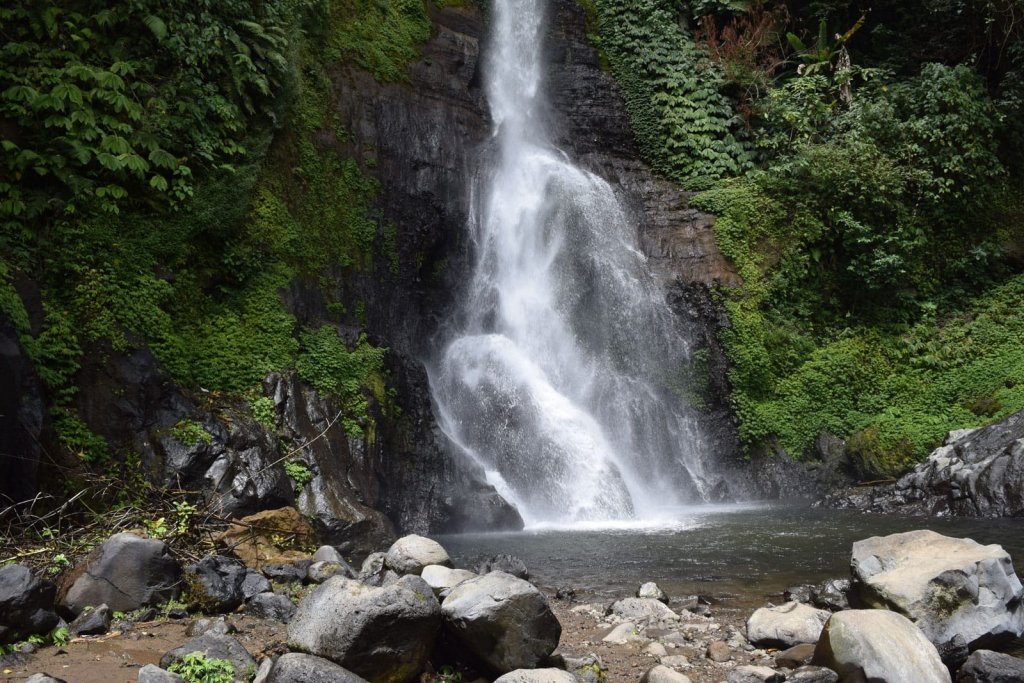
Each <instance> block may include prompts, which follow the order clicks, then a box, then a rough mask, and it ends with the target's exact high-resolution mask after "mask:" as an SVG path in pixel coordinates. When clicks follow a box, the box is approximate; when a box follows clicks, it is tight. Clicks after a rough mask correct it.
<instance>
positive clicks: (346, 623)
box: [288, 576, 441, 682]
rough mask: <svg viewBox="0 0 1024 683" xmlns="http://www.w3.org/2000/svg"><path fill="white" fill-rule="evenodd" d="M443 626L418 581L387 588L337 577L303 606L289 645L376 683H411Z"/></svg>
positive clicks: (435, 606)
mask: <svg viewBox="0 0 1024 683" xmlns="http://www.w3.org/2000/svg"><path fill="white" fill-rule="evenodd" d="M440 625H441V606H440V605H439V604H438V602H437V599H436V598H435V597H434V593H433V591H432V590H431V589H430V586H428V585H427V583H426V582H425V581H424V580H423V579H421V578H420V577H418V576H404V577H402V578H400V579H399V580H398V581H396V582H395V583H393V584H392V585H390V586H385V587H381V588H376V587H373V586H367V585H365V584H363V583H360V582H358V581H353V580H351V579H346V578H344V577H341V576H335V577H333V578H330V579H328V580H327V581H325V582H324V583H323V584H321V585H320V586H318V587H317V588H316V589H315V590H314V591H313V592H312V593H310V594H309V595H307V596H306V597H305V598H303V599H302V601H300V602H299V608H298V610H297V611H296V613H295V616H294V617H293V618H292V620H291V622H289V624H288V642H289V644H290V645H291V646H292V647H293V648H294V649H297V650H301V651H303V652H307V653H309V654H312V655H316V656H318V657H326V658H327V659H330V660H332V661H334V662H335V663H337V664H340V665H341V666H343V667H345V668H346V669H348V670H350V671H352V672H354V673H356V674H358V675H360V676H363V677H365V678H368V679H372V680H373V681H375V682H376V681H388V682H390V681H395V682H398V681H408V680H411V679H412V678H413V677H414V676H416V674H418V673H419V671H420V670H421V669H422V668H423V665H424V664H425V663H426V661H427V658H428V657H429V656H430V652H431V650H432V649H433V647H434V641H435V639H436V637H437V634H438V631H439V628H440Z"/></svg>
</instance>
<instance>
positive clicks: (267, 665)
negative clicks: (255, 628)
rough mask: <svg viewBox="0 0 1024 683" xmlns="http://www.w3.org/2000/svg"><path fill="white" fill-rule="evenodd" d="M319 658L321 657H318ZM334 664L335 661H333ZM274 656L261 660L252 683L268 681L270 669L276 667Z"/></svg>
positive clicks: (323, 660)
mask: <svg viewBox="0 0 1024 683" xmlns="http://www.w3.org/2000/svg"><path fill="white" fill-rule="evenodd" d="M317 659H320V658H319V657H317ZM320 661H322V662H326V661H327V660H326V659H320ZM331 663H332V664H333V662H331ZM274 664H275V662H274V658H273V657H266V658H265V659H264V660H263V661H262V662H260V668H258V669H256V675H255V676H254V677H253V679H252V683H267V681H268V680H269V679H270V671H271V670H272V669H273V668H274Z"/></svg>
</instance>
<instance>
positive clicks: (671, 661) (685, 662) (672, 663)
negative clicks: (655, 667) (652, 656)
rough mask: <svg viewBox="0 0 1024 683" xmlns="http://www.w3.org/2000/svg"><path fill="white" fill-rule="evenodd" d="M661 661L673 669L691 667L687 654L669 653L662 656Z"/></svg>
mask: <svg viewBox="0 0 1024 683" xmlns="http://www.w3.org/2000/svg"><path fill="white" fill-rule="evenodd" d="M661 663H662V664H664V665H665V666H667V667H669V668H672V669H677V670H678V669H688V668H690V658H689V657H687V656H686V655H668V656H667V657H662V658H661Z"/></svg>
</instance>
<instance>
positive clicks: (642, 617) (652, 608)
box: [608, 598, 679, 624]
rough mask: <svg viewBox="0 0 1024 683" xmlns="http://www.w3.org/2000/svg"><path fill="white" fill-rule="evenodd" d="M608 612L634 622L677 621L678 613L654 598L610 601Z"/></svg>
mask: <svg viewBox="0 0 1024 683" xmlns="http://www.w3.org/2000/svg"><path fill="white" fill-rule="evenodd" d="M608 611H609V613H610V614H614V615H615V616H617V617H620V618H622V619H628V620H629V621H634V622H638V623H639V622H645V623H649V624H650V623H656V622H659V621H677V620H678V619H679V615H678V614H676V613H675V612H673V611H672V610H670V609H669V608H668V607H666V606H665V604H664V603H663V602H661V601H660V600H655V599H654V598H623V599H622V600H617V601H615V602H613V603H612V606H611V607H610V608H609V610H608Z"/></svg>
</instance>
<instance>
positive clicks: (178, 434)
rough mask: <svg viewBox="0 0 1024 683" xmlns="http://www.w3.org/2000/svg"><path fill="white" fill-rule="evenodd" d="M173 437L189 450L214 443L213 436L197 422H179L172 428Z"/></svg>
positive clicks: (184, 420) (185, 420) (186, 420)
mask: <svg viewBox="0 0 1024 683" xmlns="http://www.w3.org/2000/svg"><path fill="white" fill-rule="evenodd" d="M171 436H173V437H174V438H175V439H177V440H178V441H180V442H181V443H182V445H184V446H187V447H189V448H194V447H196V446H198V445H199V444H200V443H203V444H206V445H207V446H209V445H210V444H211V443H213V434H210V432H208V431H206V429H204V428H203V425H201V424H199V423H198V422H196V421H195V420H188V419H182V420H178V423H177V424H176V425H174V426H173V427H171Z"/></svg>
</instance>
